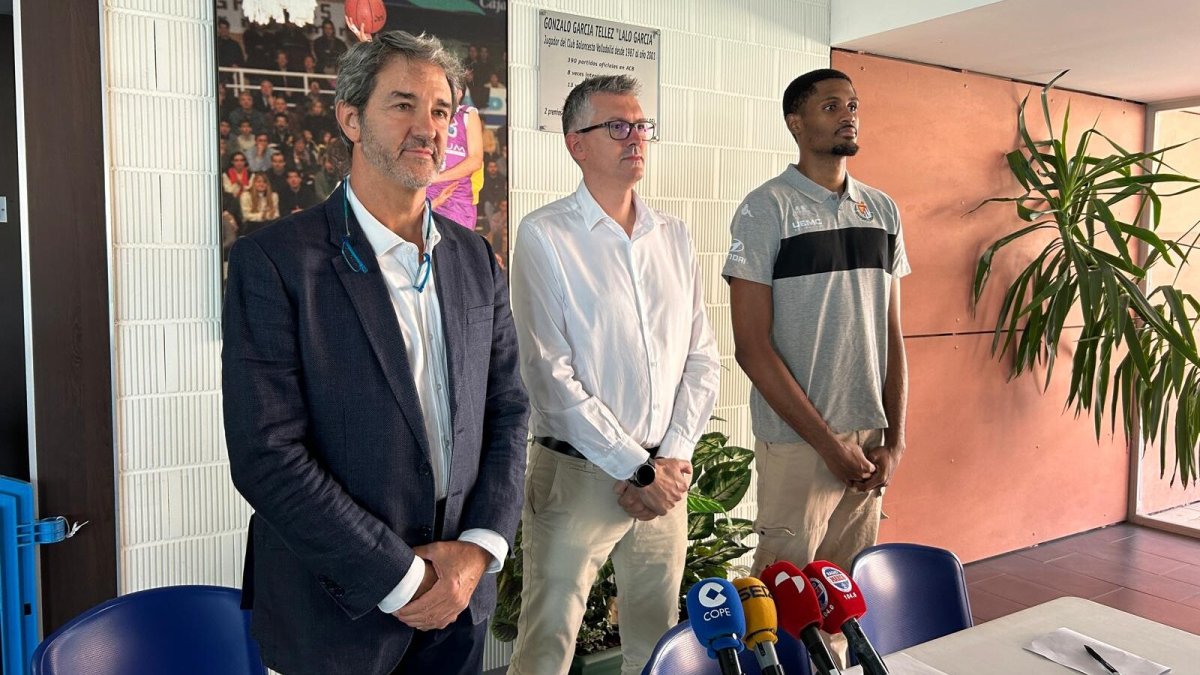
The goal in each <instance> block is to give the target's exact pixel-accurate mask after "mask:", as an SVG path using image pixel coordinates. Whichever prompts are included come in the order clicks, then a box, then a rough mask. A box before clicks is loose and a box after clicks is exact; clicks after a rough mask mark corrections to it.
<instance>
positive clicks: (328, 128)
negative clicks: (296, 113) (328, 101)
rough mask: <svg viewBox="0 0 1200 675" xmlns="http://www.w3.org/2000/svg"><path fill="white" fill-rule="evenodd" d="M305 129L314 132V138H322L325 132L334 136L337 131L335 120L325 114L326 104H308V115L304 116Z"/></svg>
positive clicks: (315, 102) (317, 102)
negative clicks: (334, 124)
mask: <svg viewBox="0 0 1200 675" xmlns="http://www.w3.org/2000/svg"><path fill="white" fill-rule="evenodd" d="M303 128H305V129H308V130H309V131H311V132H313V136H322V135H324V134H325V132H329V133H330V134H332V133H334V132H335V131H336V130H335V129H334V126H333V120H332V119H330V117H329V116H328V115H326V114H325V104H324V103H321V102H320V101H313V102H311V103H309V104H308V114H307V115H305V116H304V125H303Z"/></svg>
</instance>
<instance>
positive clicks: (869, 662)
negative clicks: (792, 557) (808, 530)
mask: <svg viewBox="0 0 1200 675" xmlns="http://www.w3.org/2000/svg"><path fill="white" fill-rule="evenodd" d="M804 573H805V574H806V575H808V580H809V583H811V584H812V586H813V589H814V590H816V592H817V600H818V601H820V603H821V615H822V616H823V617H824V618H823V619H822V620H821V628H822V629H824V631H825V632H826V633H833V632H834V631H838V630H840V631H841V632H842V635H845V636H846V642H848V643H849V644H850V649H851V650H853V651H854V655H855V656H857V657H858V662H859V664H861V665H862V670H863V675H888V669H887V666H886V665H884V663H883V659H881V658H879V653H878V652H876V651H875V647H874V646H872V645H871V641H870V640H868V639H867V636H866V635H865V634H864V633H863V631H862V626H860V625H858V617H860V616H862V615H863V614H866V613H867V603H866V601H864V600H863V597H862V593H861V592H860V591H859V590H858V585H857V584H855V583H854V580H853V579H851V578H850V575H848V574H846V573H845V572H844V571H843V570H842V568H840V567H838V566H837V565H834V564H833V563H831V562H829V561H827V560H814V561H813V562H810V563H809V564H807V565H805V566H804Z"/></svg>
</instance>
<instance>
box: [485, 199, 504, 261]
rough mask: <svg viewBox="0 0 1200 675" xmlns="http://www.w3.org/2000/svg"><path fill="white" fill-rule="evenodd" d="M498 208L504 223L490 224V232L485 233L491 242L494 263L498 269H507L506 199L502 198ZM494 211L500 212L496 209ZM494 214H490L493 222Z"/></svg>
mask: <svg viewBox="0 0 1200 675" xmlns="http://www.w3.org/2000/svg"><path fill="white" fill-rule="evenodd" d="M500 209H501V211H503V212H504V224H503V225H499V224H498V223H497V224H495V225H493V226H492V229H491V231H490V232H488V233H487V239H488V241H490V242H492V251H493V253H494V254H495V256H496V264H497V265H499V266H500V269H503V270H506V271H507V270H508V200H507V199H504V200H501V202H500ZM496 213H500V211H497V212H496ZM495 217H496V214H495V213H494V214H492V219H493V222H496V221H495V220H494V219H495Z"/></svg>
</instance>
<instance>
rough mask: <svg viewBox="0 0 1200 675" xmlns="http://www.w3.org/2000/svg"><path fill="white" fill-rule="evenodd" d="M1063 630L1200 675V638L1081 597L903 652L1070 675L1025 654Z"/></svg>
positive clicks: (958, 667) (853, 674)
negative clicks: (1037, 640) (1038, 639)
mask: <svg viewBox="0 0 1200 675" xmlns="http://www.w3.org/2000/svg"><path fill="white" fill-rule="evenodd" d="M1064 627H1065V628H1070V629H1071V630H1074V631H1076V632H1078V633H1082V634H1084V635H1086V636H1088V637H1092V638H1096V639H1097V640H1101V641H1103V642H1107V643H1108V644H1110V645H1113V646H1114V647H1120V648H1121V649H1124V650H1125V651H1128V652H1130V653H1133V654H1137V655H1138V656H1143V657H1145V658H1148V659H1150V660H1151V661H1156V662H1158V663H1161V664H1163V665H1164V666H1169V667H1170V668H1171V675H1200V636H1198V635H1194V634H1192V633H1188V632H1185V631H1181V630H1179V629H1177V628H1172V627H1170V626H1165V625H1163V624H1161V623H1158V622H1156V621H1151V620H1149V619H1143V618H1142V617H1140V616H1134V615H1132V614H1128V613H1126V612H1122V611H1121V610H1119V609H1113V608H1112V607H1108V606H1105V605H1101V604H1099V603H1095V602H1092V601H1091V600H1084V599H1082V598H1058V599H1057V600H1051V601H1050V602H1047V603H1043V604H1041V605H1037V606H1036V607H1030V608H1029V609H1024V610H1021V611H1020V612H1016V613H1015V614H1009V615H1008V616H1003V617H1000V618H999V619H994V620H992V621H988V622H987V623H981V624H979V625H978V626H975V627H973V628H968V629H967V630H964V631H959V632H957V633H953V634H951V635H947V636H945V637H941V638H938V639H936V640H931V641H929V642H926V643H923V644H920V645H917V646H915V647H909V648H908V649H905V650H903V652H904V653H906V654H908V655H909V656H911V657H913V658H915V659H917V660H918V661H921V662H922V663H927V664H929V665H931V666H933V667H934V668H937V669H938V670H941V671H942V672H944V673H946V674H947V675H1041V674H1042V673H1045V675H1066V674H1067V673H1076V671H1074V670H1071V669H1070V668H1067V667H1066V666H1061V665H1059V664H1057V663H1055V662H1053V661H1051V660H1049V659H1045V658H1042V657H1040V656H1038V655H1037V654H1034V653H1032V652H1029V651H1026V650H1025V645H1027V644H1029V643H1030V642H1031V641H1032V640H1033V639H1034V638H1035V637H1038V636H1039V635H1044V634H1046V633H1049V632H1050V631H1053V630H1055V629H1058V628H1064ZM842 672H843V673H844V675H860V674H861V673H862V669H861V668H857V667H856V668H850V669H848V670H844V671H842ZM1076 675H1078V673H1076Z"/></svg>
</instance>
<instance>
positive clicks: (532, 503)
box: [508, 443, 687, 675]
mask: <svg viewBox="0 0 1200 675" xmlns="http://www.w3.org/2000/svg"><path fill="white" fill-rule="evenodd" d="M615 483H616V480H615V479H613V477H612V476H609V475H608V474H606V473H605V472H604V471H603V470H602V469H600V468H599V467H597V466H596V465H595V464H592V463H591V462H588V461H586V460H582V459H576V458H574V457H567V456H566V455H563V454H560V453H557V452H554V451H553V450H548V449H546V448H543V447H542V446H540V445H538V444H536V443H535V444H533V446H532V447H531V448H530V452H529V465H528V469H527V470H526V474H525V506H524V509H523V510H522V513H521V528H522V530H521V532H522V534H521V537H522V546H523V549H524V553H523V558H522V561H523V564H524V579H523V587H522V591H521V617H520V620H519V621H518V622H517V640H516V644H515V646H514V648H513V656H512V661H511V663H510V665H509V667H508V674H509V675H563V674H564V673H566V672H567V670H568V669H569V667H570V663H571V659H572V657H573V656H574V654H575V636H576V634H578V632H579V625H580V623H582V621H583V613H584V609H585V606H586V602H587V595H588V592H589V591H590V590H591V587H592V583H593V582H594V581H595V580H596V574H597V572H598V571H599V570H600V567H601V566H602V565H603V564H604V561H605V560H606V559H607V558H608V557H610V556H611V557H612V561H613V568H614V570H615V572H616V580H617V589H618V596H617V613H618V617H619V618H618V620H619V629H620V633H621V653H622V661H623V663H622V666H621V673H622V675H638V674H639V673H641V672H642V668H643V666H645V664H646V661H648V660H649V659H650V653H651V652H652V651H654V646H655V645H656V644H657V643H658V639H659V638H660V637H661V636H662V635H663V633H665V632H667V629H669V628H670V627H671V626H674V625H675V624H676V623H677V622H678V619H679V584H680V582H681V580H682V578H683V565H684V562H685V559H686V555H687V506H686V504H684V503H683V502H680V503H679V504H677V505H676V506H675V508H673V509H671V511H670V512H669V513H667V515H665V516H662V517H659V518H655V519H654V520H651V521H647V522H641V521H637V520H634V519H633V518H631V517H630V516H629V514H627V513H626V512H625V510H624V509H623V508H621V506H620V505H619V504H617V496H616V495H615V494H614V493H613V485H614V484H615Z"/></svg>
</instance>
